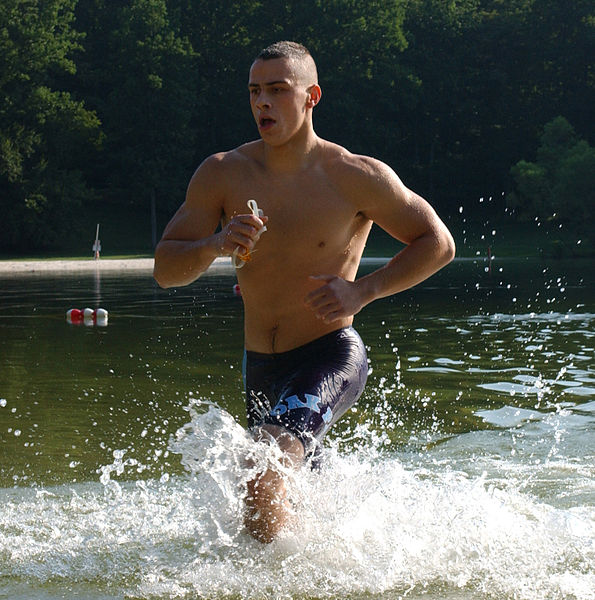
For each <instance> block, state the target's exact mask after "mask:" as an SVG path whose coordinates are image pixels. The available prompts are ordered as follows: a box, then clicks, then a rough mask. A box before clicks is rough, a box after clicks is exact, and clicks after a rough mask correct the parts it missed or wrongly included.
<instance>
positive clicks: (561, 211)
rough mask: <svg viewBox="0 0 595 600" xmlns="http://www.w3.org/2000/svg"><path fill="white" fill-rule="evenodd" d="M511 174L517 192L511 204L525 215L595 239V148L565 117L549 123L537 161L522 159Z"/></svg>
mask: <svg viewBox="0 0 595 600" xmlns="http://www.w3.org/2000/svg"><path fill="white" fill-rule="evenodd" d="M511 174H512V176H513V178H514V182H515V192H514V193H513V194H511V195H510V196H509V205H510V206H511V208H514V209H516V210H517V211H518V212H519V214H520V216H521V217H522V218H525V219H527V218H528V219H534V218H537V219H540V220H542V221H544V222H546V223H547V222H549V223H553V224H567V225H568V226H569V227H570V228H572V229H573V230H574V231H577V232H580V233H581V234H586V235H587V237H588V238H589V239H592V238H593V234H592V226H591V224H592V222H593V216H594V215H593V206H595V148H592V147H591V146H590V145H589V144H588V143H587V142H586V141H585V140H580V139H578V136H577V135H576V133H575V131H574V129H573V127H572V126H571V125H570V123H569V122H568V121H567V120H566V119H565V118H564V117H556V118H555V119H554V120H553V121H550V122H549V123H547V124H546V125H545V127H544V130H543V134H542V135H541V138H540V146H539V148H538V150H537V159H536V161H535V162H528V161H525V160H521V161H519V162H518V163H517V164H516V165H514V167H512V169H511Z"/></svg>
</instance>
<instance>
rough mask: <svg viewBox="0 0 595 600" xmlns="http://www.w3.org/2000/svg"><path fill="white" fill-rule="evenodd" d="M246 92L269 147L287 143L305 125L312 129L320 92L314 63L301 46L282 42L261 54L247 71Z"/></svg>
mask: <svg viewBox="0 0 595 600" xmlns="http://www.w3.org/2000/svg"><path fill="white" fill-rule="evenodd" d="M248 88H249V90H250V104H251V107H252V112H253V114H254V118H255V119H256V123H257V125H258V128H259V131H260V134H261V136H262V137H263V138H266V139H267V141H269V142H270V143H283V141H287V140H288V139H290V138H291V137H292V136H293V135H294V134H295V133H296V132H297V131H298V130H300V129H301V127H302V125H303V124H304V123H305V124H306V125H309V126H310V127H311V123H312V115H311V112H312V109H313V108H314V106H316V104H317V103H318V101H319V100H320V96H321V90H320V87H319V85H318V75H317V72H316V64H315V63H314V59H313V58H312V56H311V55H310V52H308V50H307V48H305V47H304V46H302V45H301V44H298V43H296V42H288V41H282V42H276V43H274V44H271V45H270V46H267V47H266V48H265V49H264V50H262V51H261V52H260V53H259V54H258V56H257V57H256V58H255V59H254V62H253V63H252V67H251V68H250V79H249V82H248ZM273 134H274V135H273ZM277 138H278V142H277V141H276V140H277Z"/></svg>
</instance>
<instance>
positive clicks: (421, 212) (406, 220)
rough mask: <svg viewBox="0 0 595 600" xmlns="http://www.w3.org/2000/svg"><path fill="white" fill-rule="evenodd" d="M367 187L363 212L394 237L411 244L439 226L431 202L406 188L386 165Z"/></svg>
mask: <svg viewBox="0 0 595 600" xmlns="http://www.w3.org/2000/svg"><path fill="white" fill-rule="evenodd" d="M369 187H370V189H369V190H368V192H367V194H366V198H367V200H366V207H365V209H364V211H363V212H364V214H365V215H366V217H368V218H369V219H370V220H372V221H374V223H376V224H377V225H378V226H380V227H382V229H384V230H385V231H386V232H387V233H389V234H390V235H391V236H392V237H394V238H395V239H397V240H399V241H401V242H403V243H405V244H410V243H411V242H413V241H414V240H416V239H417V238H419V237H421V236H423V235H424V234H427V233H429V232H432V231H434V230H435V229H436V228H437V227H440V225H441V221H440V219H439V217H438V215H437V214H436V212H435V211H434V209H433V208H432V207H431V206H430V204H429V203H428V202H427V201H426V200H424V199H423V198H422V197H421V196H419V195H418V194H416V193H415V192H413V191H412V190H410V189H409V188H407V187H406V186H405V185H404V184H403V182H402V181H401V180H400V179H399V177H398V176H397V175H396V173H394V171H392V169H390V168H389V167H387V166H386V165H383V167H381V168H380V169H379V172H378V173H377V175H376V177H375V178H374V180H373V181H372V182H371V183H369Z"/></svg>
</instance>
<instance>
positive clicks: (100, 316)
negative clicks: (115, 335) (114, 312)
mask: <svg viewBox="0 0 595 600" xmlns="http://www.w3.org/2000/svg"><path fill="white" fill-rule="evenodd" d="M107 317H108V314H107V310H105V308H98V309H97V310H96V311H95V322H96V323H97V325H99V327H105V326H106V325H107Z"/></svg>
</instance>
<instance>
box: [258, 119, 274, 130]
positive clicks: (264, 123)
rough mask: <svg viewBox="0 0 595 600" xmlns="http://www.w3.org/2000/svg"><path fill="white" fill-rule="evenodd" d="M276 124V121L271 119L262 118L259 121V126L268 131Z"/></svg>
mask: <svg viewBox="0 0 595 600" xmlns="http://www.w3.org/2000/svg"><path fill="white" fill-rule="evenodd" d="M274 124H275V119H271V117H260V119H259V120H258V125H259V127H260V128H261V129H268V128H269V127H272V126H273V125H274Z"/></svg>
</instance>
